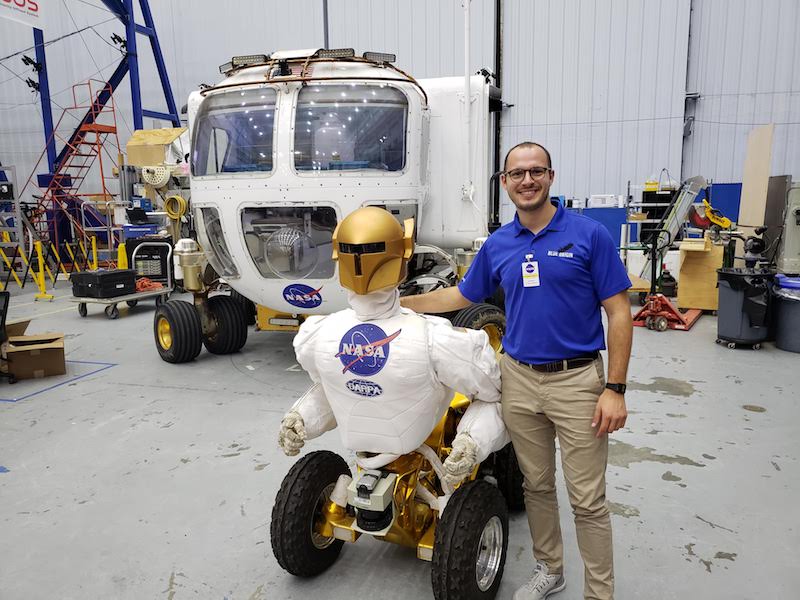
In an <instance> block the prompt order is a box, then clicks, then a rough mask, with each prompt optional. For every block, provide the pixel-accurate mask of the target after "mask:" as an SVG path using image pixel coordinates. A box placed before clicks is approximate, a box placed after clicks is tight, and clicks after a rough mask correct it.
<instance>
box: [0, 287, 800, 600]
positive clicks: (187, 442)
mask: <svg viewBox="0 0 800 600" xmlns="http://www.w3.org/2000/svg"><path fill="white" fill-rule="evenodd" d="M61 287H64V286H63V284H62V286H61ZM67 294H68V292H67V290H66V289H62V290H60V291H58V297H57V299H56V300H55V301H53V302H52V303H34V302H33V298H32V296H31V295H30V294H26V295H22V296H19V295H18V296H15V297H14V298H13V299H12V304H11V310H10V318H19V317H27V316H35V317H36V318H35V320H34V321H33V323H32V324H31V326H30V328H29V331H30V332H44V331H53V330H56V331H61V332H64V333H65V334H66V348H67V360H68V361H69V362H68V363H67V367H68V374H67V376H64V377H57V378H51V379H45V380H38V381H25V382H20V383H17V384H16V385H14V386H9V385H7V384H6V383H3V382H0V399H2V401H0V465H1V466H2V467H1V468H0V599H2V600H23V599H25V600H27V599H38V598H51V597H54V598H55V597H57V598H61V599H64V600H66V599H70V598H76V599H77V598H80V599H89V598H91V599H94V598H102V599H108V598H120V599H127V598H130V599H142V598H164V599H167V600H173V599H174V600H180V599H181V598H209V599H219V600H222V599H242V600H246V599H249V600H256V599H270V600H272V599H275V600H283V599H287V600H288V599H298V600H299V599H306V598H331V599H337V598H352V597H359V598H374V599H378V598H381V599H386V598H403V599H405V598H409V599H410V598H414V599H417V598H432V594H431V590H430V577H429V574H430V566H429V564H428V563H425V562H422V561H419V560H417V559H416V558H415V556H414V553H413V552H412V551H410V550H407V549H404V548H400V547H397V546H393V545H390V544H384V543H381V542H378V541H375V540H373V539H361V540H359V542H358V543H357V544H355V545H352V546H350V545H346V546H345V548H344V550H343V552H342V555H341V557H340V559H339V561H338V563H337V564H336V565H335V567H334V568H332V569H331V570H329V571H328V572H327V573H325V574H323V575H321V576H319V577H317V578H315V579H312V580H299V579H295V578H293V577H291V576H289V575H287V574H286V573H284V572H283V571H282V570H281V569H280V568H279V567H278V565H277V563H276V561H275V559H274V557H273V556H272V551H271V548H270V543H269V521H270V512H271V509H272V505H273V501H274V497H275V493H276V491H277V489H278V486H279V484H280V481H281V479H282V478H283V476H284V475H285V474H286V472H287V471H288V469H289V468H290V466H291V464H292V463H293V462H294V459H290V458H287V457H285V456H284V455H283V454H282V452H281V451H280V449H279V448H278V446H277V443H276V437H277V431H278V424H279V422H280V419H281V416H282V415H283V413H284V412H285V411H286V409H287V408H288V407H289V406H290V405H291V404H292V402H293V401H294V399H295V398H297V397H298V396H299V395H300V394H301V393H302V392H303V391H304V390H305V389H306V388H307V386H308V378H307V376H306V375H305V374H304V373H303V372H301V371H299V370H298V368H297V366H296V364H295V361H294V358H293V354H292V351H291V343H290V342H291V336H290V335H288V334H276V333H255V332H252V331H251V333H250V336H249V340H248V343H247V346H246V347H245V349H244V351H242V352H241V353H238V354H235V355H232V356H212V355H209V354H207V353H205V352H203V353H202V354H201V355H200V357H199V358H198V359H197V360H196V361H195V362H194V363H191V364H188V365H181V366H173V365H169V364H167V363H164V362H162V361H161V360H160V359H159V357H158V355H157V353H156V351H155V348H154V345H153V337H152V333H151V331H152V310H153V309H152V304H151V303H145V304H143V305H140V306H138V307H137V308H135V309H133V310H131V311H127V310H123V311H122V316H121V317H120V319H119V320H117V321H109V320H107V319H106V318H105V316H104V315H103V314H102V312H101V311H100V310H99V308H98V307H96V306H90V307H89V312H90V314H89V317H88V318H86V319H81V318H80V317H79V316H78V314H77V311H76V308H75V305H74V304H72V303H70V302H69V301H68V299H67V298H68V296H67ZM715 331H716V319H715V318H714V317H711V316H704V317H703V318H702V319H701V320H700V322H699V323H698V324H697V325H696V326H695V328H694V329H693V330H692V331H691V332H688V333H685V332H674V331H670V332H666V333H656V332H651V331H647V330H644V329H638V330H637V331H636V332H635V342H634V355H633V358H632V361H631V372H630V378H629V381H630V385H629V390H630V392H629V394H628V407H629V409H630V412H631V416H630V418H629V421H628V428H627V429H625V430H624V431H622V432H620V433H617V434H615V435H614V436H613V441H612V450H611V458H610V462H611V464H610V466H609V469H608V475H609V477H608V479H609V491H608V496H609V502H610V504H611V507H612V511H613V515H614V516H613V517H612V518H613V525H614V540H615V541H614V543H615V554H616V578H617V598H618V600H626V599H651V598H664V599H669V598H676V599H677V598H680V599H682V600H683V599H687V598H690V599H695V598H703V599H704V600H714V599H720V600H721V599H725V600H731V599H751V598H776V599H778V598H779V599H785V598H786V599H788V598H795V597H797V589H798V587H800V571H798V569H797V551H798V549H800V533H799V532H798V527H799V526H800V510H798V508H797V504H798V498H800V472H799V470H798V457H800V436H799V435H798V433H797V432H798V425H797V423H798V421H800V402H798V397H799V396H800V395H799V394H798V383H800V374H798V373H799V372H800V356H798V355H796V354H790V353H786V352H781V351H779V350H777V349H775V348H774V347H773V346H772V345H771V344H768V345H767V346H766V347H765V348H764V349H763V350H761V351H759V352H754V351H750V350H728V349H727V348H724V347H721V346H717V345H715V344H714V338H715ZM307 447H308V450H314V449H321V448H329V449H332V450H334V451H339V452H342V448H341V444H340V442H339V438H338V436H337V435H336V434H335V433H331V434H328V435H326V436H323V437H322V438H321V439H318V440H314V441H313V442H311V443H309V444H308V446H307ZM343 455H344V456H345V457H346V458H347V459H348V460H350V461H351V463H352V456H351V455H350V454H349V453H347V452H344V453H343ZM559 486H560V488H559V494H560V498H561V502H562V515H563V529H564V535H565V546H566V557H565V564H566V569H567V571H566V576H567V582H568V585H567V588H566V590H565V591H564V592H562V593H561V594H558V595H557V596H553V597H554V598H558V600H578V599H580V598H582V597H583V596H582V588H583V577H582V566H581V563H580V560H579V557H578V553H577V548H576V544H575V535H574V527H573V525H572V520H571V514H570V511H569V507H568V504H567V502H566V493H565V490H564V487H563V482H562V481H559ZM510 531H511V532H510V542H509V549H508V561H507V564H506V570H505V576H504V578H503V583H502V586H501V588H500V593H499V596H498V597H499V598H510V597H511V595H512V593H513V591H514V589H516V587H517V586H519V585H521V584H522V583H523V581H525V580H526V579H527V577H528V576H529V572H530V570H531V568H532V560H531V554H530V538H529V534H528V527H527V522H526V520H525V518H524V515H523V514H515V515H514V516H513V517H512V519H511V528H510ZM791 590H795V591H794V592H792V591H791Z"/></svg>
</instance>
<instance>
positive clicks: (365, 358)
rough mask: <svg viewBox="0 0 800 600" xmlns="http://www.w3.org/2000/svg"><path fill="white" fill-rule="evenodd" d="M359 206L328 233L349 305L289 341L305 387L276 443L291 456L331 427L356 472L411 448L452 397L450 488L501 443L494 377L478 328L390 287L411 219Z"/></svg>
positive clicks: (409, 239)
mask: <svg viewBox="0 0 800 600" xmlns="http://www.w3.org/2000/svg"><path fill="white" fill-rule="evenodd" d="M404 225H405V231H404V230H403V227H401V225H400V223H399V222H398V221H397V220H396V219H395V218H394V217H393V216H392V215H391V214H390V213H389V212H388V211H386V210H384V209H381V208H377V207H366V208H361V209H358V210H356V211H354V212H353V213H351V214H350V215H348V216H347V217H346V218H345V219H344V220H343V221H342V222H341V223H340V224H339V226H338V227H337V229H336V231H335V233H334V235H333V248H334V250H333V258H334V260H336V261H337V262H338V264H339V279H340V282H341V284H342V286H344V287H345V288H347V289H348V290H349V296H348V301H349V304H350V306H351V307H352V308H350V309H347V310H343V311H339V312H336V313H334V314H331V315H327V316H312V317H309V318H308V319H307V320H306V321H305V322H304V323H303V325H302V326H301V328H300V331H299V332H298V333H297V335H296V337H295V339H294V349H295V352H296V354H297V360H298V362H299V363H300V365H301V366H302V367H303V369H305V370H306V371H307V372H308V374H309V375H310V376H311V379H312V381H313V382H314V386H313V387H312V388H311V389H310V390H309V391H308V393H306V394H305V395H304V396H303V397H302V398H300V399H299V400H298V401H297V402H296V403H295V405H294V406H293V407H292V408H291V410H289V412H288V413H287V414H286V415H285V417H284V418H283V420H282V422H281V429H280V434H279V444H280V446H281V448H282V449H283V450H284V452H285V453H286V454H287V455H289V456H292V455H295V454H297V453H298V452H299V451H300V448H301V447H302V446H303V444H304V443H305V441H306V440H308V439H312V438H315V437H317V436H319V435H321V434H323V433H324V432H326V431H328V430H331V429H333V428H338V429H339V432H340V435H341V438H342V443H343V444H344V446H345V447H347V448H349V449H350V450H353V451H355V452H356V462H357V463H358V465H359V466H360V467H362V468H368V469H379V468H381V467H383V466H384V465H387V464H388V463H390V462H392V461H394V460H396V459H397V458H398V457H400V456H401V455H404V454H407V453H409V452H414V451H416V450H417V449H418V448H420V447H421V446H422V445H423V443H424V442H425V440H426V439H427V438H428V436H429V435H430V434H431V432H432V431H433V430H434V428H435V427H436V425H437V423H439V421H440V420H441V418H442V416H443V415H444V414H445V412H446V411H447V409H448V407H449V406H450V402H451V399H452V398H453V395H454V392H460V393H461V394H464V395H465V396H467V397H469V398H471V399H472V402H471V403H470V404H469V406H468V408H467V409H466V412H465V413H464V415H463V416H462V418H461V419H460V421H459V423H458V426H457V434H456V436H455V438H454V440H453V443H452V451H451V453H450V454H449V456H448V457H447V459H446V460H445V461H444V465H443V466H444V470H445V472H446V473H445V474H444V480H445V481H446V482H447V483H448V484H450V485H451V486H455V485H456V484H458V483H459V482H461V481H462V480H463V479H464V478H465V477H467V476H468V475H469V474H470V473H472V471H473V470H474V468H475V466H476V465H477V464H479V463H480V462H482V461H483V460H484V459H485V458H486V457H487V456H489V454H491V453H492V452H495V451H497V450H500V449H501V448H503V447H504V446H505V445H506V444H507V443H508V441H509V438H508V434H507V432H506V429H505V426H504V424H503V421H502V417H501V413H500V403H499V400H500V371H499V367H498V365H497V361H496V359H495V352H494V350H493V349H492V347H491V346H490V344H489V339H488V336H487V335H486V333H485V332H483V331H476V330H467V329H461V328H455V327H453V326H452V325H451V324H450V322H449V321H447V320H446V319H443V318H440V317H432V316H427V315H426V316H423V315H418V314H416V313H414V312H413V311H410V310H408V309H405V308H401V307H400V303H399V297H400V293H399V291H398V285H399V284H400V283H401V282H402V281H403V280H404V279H405V277H406V268H407V262H408V260H409V259H410V258H411V256H412V253H413V247H414V242H413V226H414V223H413V220H412V219H408V220H406V222H405V224H404Z"/></svg>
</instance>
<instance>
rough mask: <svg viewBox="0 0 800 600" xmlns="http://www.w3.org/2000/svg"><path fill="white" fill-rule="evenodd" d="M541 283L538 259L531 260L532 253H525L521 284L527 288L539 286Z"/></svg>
mask: <svg viewBox="0 0 800 600" xmlns="http://www.w3.org/2000/svg"><path fill="white" fill-rule="evenodd" d="M541 284H542V282H541V279H540V278H539V261H536V260H533V254H526V255H525V262H523V263H522V285H523V287H526V288H528V287H539V286H540V285H541Z"/></svg>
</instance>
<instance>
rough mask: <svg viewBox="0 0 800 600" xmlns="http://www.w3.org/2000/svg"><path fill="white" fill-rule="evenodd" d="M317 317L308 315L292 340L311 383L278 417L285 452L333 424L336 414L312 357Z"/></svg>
mask: <svg viewBox="0 0 800 600" xmlns="http://www.w3.org/2000/svg"><path fill="white" fill-rule="evenodd" d="M321 321H322V319H321V318H309V319H308V320H307V321H306V322H305V323H303V326H302V327H300V331H298V332H297V335H296V336H295V338H294V342H293V344H294V349H295V355H296V356H297V362H299V363H300V366H302V367H303V368H304V369H305V370H306V371H307V372H308V374H309V376H310V377H311V381H312V382H314V385H313V386H311V388H310V389H309V390H308V391H307V392H306V393H305V394H303V396H301V397H300V399H298V400H297V402H295V403H294V405H293V406H292V408H291V409H289V412H287V413H286V415H285V416H284V417H283V420H281V430H280V433H279V435H278V444H279V445H280V447H281V448H283V451H284V452H285V453H286V454H287V455H289V456H294V455H295V454H297V453H298V452H299V451H300V448H302V447H303V445H304V444H305V441H306V440H309V439H314V438H315V437H319V436H320V435H322V434H323V433H325V432H326V431H330V430H331V429H334V428H335V427H336V417H334V415H333V410H332V409H331V405H330V403H329V402H328V398H327V396H326V395H325V390H324V388H323V387H322V384H321V383H320V378H319V373H318V372H317V369H316V365H315V364H314V360H313V357H314V352H313V350H314V336H315V335H316V333H317V331H318V330H319V325H320V323H321Z"/></svg>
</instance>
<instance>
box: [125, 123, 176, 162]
mask: <svg viewBox="0 0 800 600" xmlns="http://www.w3.org/2000/svg"><path fill="white" fill-rule="evenodd" d="M185 131H186V127H166V128H164V129H139V130H137V131H134V132H133V135H132V136H131V138H130V140H128V144H127V146H126V150H127V152H128V164H129V165H133V166H135V167H152V166H157V165H162V164H164V161H165V160H166V157H167V147H168V146H169V145H170V144H171V143H172V142H174V141H175V140H177V139H178V138H179V137H180V136H181V134H182V133H183V132H185Z"/></svg>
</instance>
